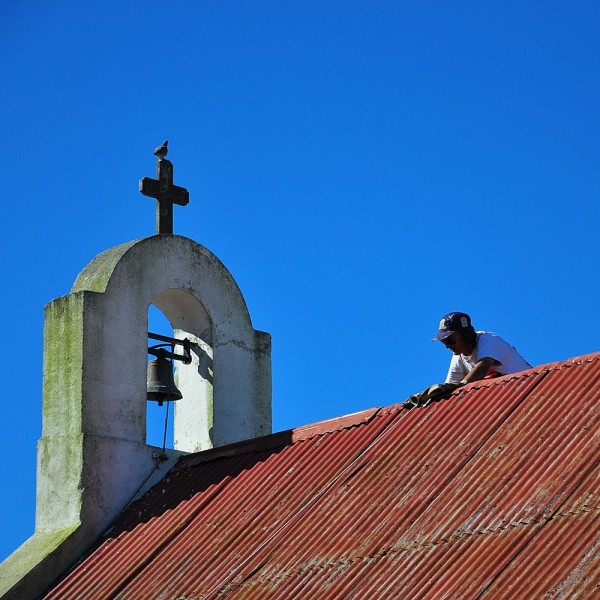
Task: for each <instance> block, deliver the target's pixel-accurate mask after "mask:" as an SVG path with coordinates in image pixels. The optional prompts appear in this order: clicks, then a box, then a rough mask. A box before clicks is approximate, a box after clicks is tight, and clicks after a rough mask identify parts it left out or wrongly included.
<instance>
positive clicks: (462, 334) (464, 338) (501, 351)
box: [432, 312, 531, 385]
mask: <svg viewBox="0 0 600 600" xmlns="http://www.w3.org/2000/svg"><path fill="white" fill-rule="evenodd" d="M432 341H434V342H435V341H440V342H442V344H444V346H446V348H448V349H449V350H452V359H451V360H450V368H449V369H448V376H447V377H446V383H453V384H458V385H464V384H466V383H470V382H472V381H478V380H480V379H484V378H489V377H498V376H500V375H506V374H508V373H517V372H518V371H524V370H526V369H531V365H530V364H529V363H528V362H527V361H526V360H525V359H524V358H523V357H522V356H521V355H520V354H519V353H518V352H517V350H516V348H514V347H513V346H511V345H510V344H509V343H508V342H505V341H504V340H503V339H502V338H501V337H500V336H499V335H496V334H495V333H488V332H486V331H475V328H474V327H473V326H472V325H471V317H469V315H467V314H466V313H462V312H451V313H448V314H447V315H444V316H443V317H442V320H441V321H440V326H439V331H438V334H437V335H436V336H435V337H434V338H433V340H432Z"/></svg>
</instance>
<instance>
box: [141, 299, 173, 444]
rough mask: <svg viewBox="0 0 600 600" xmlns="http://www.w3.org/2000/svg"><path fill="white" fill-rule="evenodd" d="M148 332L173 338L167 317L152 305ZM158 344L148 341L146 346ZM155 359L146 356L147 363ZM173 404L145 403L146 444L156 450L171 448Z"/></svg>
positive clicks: (149, 311) (149, 310) (151, 356)
mask: <svg viewBox="0 0 600 600" xmlns="http://www.w3.org/2000/svg"><path fill="white" fill-rule="evenodd" d="M148 331H149V332H150V331H151V332H152V333H157V334H159V335H164V336H167V337H173V328H172V327H171V323H169V320H168V319H167V317H166V316H165V315H164V314H163V313H162V312H161V311H160V310H159V309H158V308H157V307H156V306H154V305H153V304H151V305H150V306H149V308H148ZM157 343H158V342H157V341H155V340H150V339H149V340H148V346H149V347H150V346H153V345H155V344H157ZM154 358H155V357H154V356H153V355H151V354H149V355H148V361H150V360H152V359H154ZM173 413H174V406H173V402H164V403H163V405H162V406H159V404H158V402H153V401H148V402H147V403H146V443H147V444H148V445H150V446H156V447H157V448H163V447H165V448H173V446H174V444H173V421H174V417H173Z"/></svg>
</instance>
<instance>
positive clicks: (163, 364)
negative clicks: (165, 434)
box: [146, 351, 183, 406]
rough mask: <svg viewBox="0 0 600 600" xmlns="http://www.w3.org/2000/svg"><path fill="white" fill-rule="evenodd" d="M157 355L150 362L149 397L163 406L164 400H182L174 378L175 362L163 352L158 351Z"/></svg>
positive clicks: (148, 376)
mask: <svg viewBox="0 0 600 600" xmlns="http://www.w3.org/2000/svg"><path fill="white" fill-rule="evenodd" d="M157 355H158V356H157V358H155V359H153V360H151V361H150V362H149V363H148V372H147V376H146V386H147V390H148V396H147V397H148V400H149V401H154V402H158V405H159V406H162V404H163V402H169V401H172V400H181V399H182V398H183V396H182V394H181V392H180V391H179V390H178V389H177V386H176V385H175V380H174V379H173V363H172V362H171V361H170V360H169V359H167V358H166V356H165V355H164V354H163V353H162V352H160V351H158V352H157Z"/></svg>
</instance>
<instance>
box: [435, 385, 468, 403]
mask: <svg viewBox="0 0 600 600" xmlns="http://www.w3.org/2000/svg"><path fill="white" fill-rule="evenodd" d="M463 385H465V384H464V383H463V382H462V381H453V382H452V383H436V384H435V385H432V386H431V387H430V388H429V389H428V390H427V395H428V398H429V400H431V401H432V402H435V401H437V400H441V399H442V398H447V397H448V396H450V395H451V394H452V392H454V391H455V390H457V389H458V388H459V387H462V386H463Z"/></svg>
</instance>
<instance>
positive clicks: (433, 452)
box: [46, 355, 600, 600]
mask: <svg viewBox="0 0 600 600" xmlns="http://www.w3.org/2000/svg"><path fill="white" fill-rule="evenodd" d="M599 407H600V355H590V356H588V357H582V358H580V359H574V360H571V361H567V362H564V363H553V364H552V365H548V366H546V367H545V368H544V367H542V368H537V369H533V370H531V371H527V372H525V373H524V374H520V375H516V376H507V377H503V378H501V379H497V380H492V381H488V382H485V383H481V384H474V385H470V386H467V387H466V388H463V389H462V390H460V391H459V392H458V393H455V394H454V395H453V396H452V397H451V398H450V399H448V400H445V401H442V402H439V403H436V404H432V405H430V406H428V407H427V408H420V409H419V408H417V409H413V410H411V411H407V410H405V409H403V408H402V406H401V405H397V406H393V407H389V408H387V409H380V410H379V411H373V412H371V413H368V415H367V417H365V415H362V416H361V415H358V416H356V418H354V419H352V418H350V419H349V418H344V419H341V420H340V422H339V424H340V427H339V429H336V427H335V422H329V423H328V425H327V428H324V429H322V430H321V431H319V428H318V427H316V428H314V429H313V433H312V434H310V435H309V436H308V437H306V438H302V437H301V436H298V435H297V434H296V435H295V434H294V432H289V434H290V435H289V440H288V442H285V435H283V434H276V435H275V436H271V437H270V438H263V439H262V440H261V442H260V443H257V441H254V442H249V443H246V444H241V445H239V446H238V447H237V449H236V452H233V453H230V454H231V455H227V453H226V454H225V455H222V456H219V455H218V453H217V454H215V455H214V458H212V459H211V458H210V457H211V456H212V455H210V454H208V453H203V454H198V455H196V456H195V457H190V458H191V460H190V458H187V459H184V461H182V463H181V465H180V467H179V468H178V469H177V468H176V469H175V470H173V471H172V472H171V473H170V474H169V475H168V476H167V478H166V479H165V480H164V481H163V482H161V483H159V484H158V485H157V486H156V487H155V488H154V489H153V490H152V491H151V492H150V493H149V494H147V495H146V496H145V497H144V498H143V499H142V500H141V501H140V502H137V503H135V504H134V505H132V506H131V507H130V509H129V511H128V512H127V513H126V514H125V515H123V517H122V518H121V519H120V520H119V522H118V523H117V524H116V526H115V528H114V529H113V531H112V532H111V533H110V535H109V536H108V537H107V538H106V539H104V540H102V541H101V542H100V544H99V546H98V548H97V549H96V550H95V551H94V552H92V553H91V554H90V555H89V556H88V557H87V558H86V559H85V560H84V561H82V562H81V563H80V564H79V565H78V566H77V567H76V568H75V569H74V570H73V571H72V572H71V573H70V574H69V575H68V576H67V577H66V578H65V579H64V580H63V581H62V582H61V583H60V584H58V585H57V586H56V587H55V588H54V589H53V590H52V591H51V592H50V593H49V594H48V595H47V596H46V597H47V598H60V599H61V600H62V599H68V598H136V599H139V598H185V599H186V600H189V599H192V598H217V597H228V598H229V597H231V598H252V599H259V598H369V599H370V598H411V599H412V598H427V599H429V598H475V597H477V598H505V597H506V598H536V597H546V596H548V597H552V598H577V597H580V598H588V597H590V598H591V597H594V595H595V594H600V588H599V587H598V586H599V585H600V468H599V464H600V444H599V441H600V440H599V437H600V427H599V425H600V410H599ZM269 440H271V442H269ZM269 444H271V445H269ZM203 456H206V457H208V458H207V459H206V460H205V459H203ZM196 459H197V460H198V461H199V462H197V463H194V460H196ZM203 460H204V462H202V461H203Z"/></svg>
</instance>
